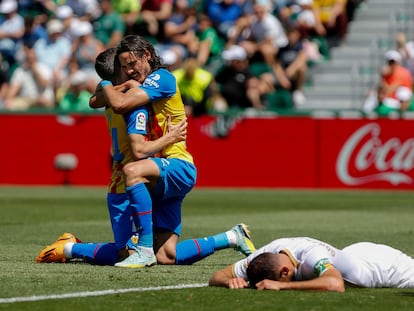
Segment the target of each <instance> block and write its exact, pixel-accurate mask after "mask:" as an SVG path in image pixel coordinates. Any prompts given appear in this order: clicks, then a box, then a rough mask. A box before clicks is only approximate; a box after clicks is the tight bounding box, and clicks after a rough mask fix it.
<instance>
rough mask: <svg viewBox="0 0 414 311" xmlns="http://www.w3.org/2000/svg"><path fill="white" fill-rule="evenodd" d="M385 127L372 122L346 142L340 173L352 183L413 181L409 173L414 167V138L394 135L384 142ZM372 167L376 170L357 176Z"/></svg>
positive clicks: (351, 184)
mask: <svg viewBox="0 0 414 311" xmlns="http://www.w3.org/2000/svg"><path fill="white" fill-rule="evenodd" d="M380 133H381V127H380V125H379V124H377V123H369V124H367V125H365V126H362V127H361V128H359V129H358V130H357V131H355V132H354V133H353V134H352V135H351V136H350V137H349V138H348V140H347V141H346V142H345V143H344V145H343V147H342V149H341V150H340V152H339V155H338V158H337V161H336V174H337V176H338V178H339V180H341V181H342V182H343V183H344V184H346V185H350V186H356V185H362V184H366V183H370V182H378V181H385V182H388V183H390V184H392V185H399V184H412V183H414V180H413V178H411V177H410V175H408V174H407V173H406V172H409V171H410V170H413V168H414V138H409V139H407V140H406V141H401V140H400V139H399V138H398V137H392V138H390V139H388V140H387V141H383V140H382V139H381V137H380ZM369 169H375V170H376V172H375V173H373V174H369V175H364V176H356V175H357V174H358V173H364V172H366V171H368V170H369Z"/></svg>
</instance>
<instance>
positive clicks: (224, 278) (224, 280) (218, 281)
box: [208, 265, 249, 289]
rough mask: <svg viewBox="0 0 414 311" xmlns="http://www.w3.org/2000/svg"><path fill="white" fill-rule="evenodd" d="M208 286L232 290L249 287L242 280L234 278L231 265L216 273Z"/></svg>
mask: <svg viewBox="0 0 414 311" xmlns="http://www.w3.org/2000/svg"><path fill="white" fill-rule="evenodd" d="M208 285H209V286H217V287H228V288H232V289H237V288H246V287H248V286H249V284H248V283H247V281H246V280H245V279H243V278H236V277H235V276H234V274H233V265H230V266H228V267H226V268H224V269H222V270H218V271H216V272H215V273H214V274H213V276H212V277H211V278H210V281H209V283H208Z"/></svg>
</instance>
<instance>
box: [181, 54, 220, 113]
mask: <svg viewBox="0 0 414 311" xmlns="http://www.w3.org/2000/svg"><path fill="white" fill-rule="evenodd" d="M173 74H174V76H175V78H176V80H177V85H178V88H179V89H180V93H181V97H182V99H183V103H184V108H185V112H186V115H187V116H195V117H197V116H200V115H204V114H207V112H208V110H209V100H210V99H212V98H213V95H214V94H215V92H216V90H215V89H216V86H215V81H214V76H213V74H211V73H210V72H209V71H207V70H205V69H204V68H202V67H201V66H200V64H199V63H198V61H197V59H196V58H188V59H187V60H186V61H185V62H184V64H183V66H182V67H181V68H178V69H176V70H174V71H173Z"/></svg>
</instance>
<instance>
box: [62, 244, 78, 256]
mask: <svg viewBox="0 0 414 311" xmlns="http://www.w3.org/2000/svg"><path fill="white" fill-rule="evenodd" d="M74 244H75V243H73V242H68V243H66V244H65V247H64V248H63V255H65V257H66V259H71V258H72V247H73V245H74Z"/></svg>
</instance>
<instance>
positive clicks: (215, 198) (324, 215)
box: [0, 187, 414, 311]
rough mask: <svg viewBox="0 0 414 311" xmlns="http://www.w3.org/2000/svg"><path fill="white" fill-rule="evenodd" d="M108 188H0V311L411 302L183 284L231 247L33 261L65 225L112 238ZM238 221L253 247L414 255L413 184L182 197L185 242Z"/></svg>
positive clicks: (358, 294) (412, 292)
mask: <svg viewBox="0 0 414 311" xmlns="http://www.w3.org/2000/svg"><path fill="white" fill-rule="evenodd" d="M105 191H106V189H105V188H77V187H33V188H30V187H0V241H1V247H0V310H140V311H142V310H151V311H152V310H174V311H175V310H180V311H181V310H255V311H256V310H315V311H317V310H353V311H354V310H375V311H382V310H413V309H414V289H354V288H349V289H347V290H346V292H345V293H340V294H339V293H326V292H296V291H284V292H273V291H256V290H252V289H243V290H230V289H225V288H209V287H204V286H203V287H197V288H181V287H185V286H187V285H189V286H191V285H193V284H196V285H197V284H198V285H199V286H201V285H203V284H206V283H207V282H208V279H209V277H210V276H211V274H212V273H213V272H214V271H215V270H217V269H220V268H223V267H225V266H227V265H228V264H231V263H232V262H234V261H236V260H238V259H240V258H242V255H240V254H239V253H237V252H236V251H234V250H222V251H218V252H216V253H215V254H213V255H212V256H210V257H208V258H206V259H204V260H202V261H200V262H198V263H196V264H194V265H192V266H155V267H152V268H147V269H136V270H135V269H120V268H114V267H100V266H92V265H88V264H83V263H67V264H37V263H36V262H35V258H36V256H37V255H38V253H39V251H40V250H41V249H42V248H43V247H44V246H45V245H46V244H49V243H51V242H53V241H54V240H55V239H56V238H57V237H58V236H59V235H60V234H62V233H63V232H65V231H66V232H71V233H74V234H76V235H77V236H78V237H79V238H81V239H82V240H84V241H92V242H97V241H111V239H112V234H111V229H110V224H109V218H108V214H107V209H106V203H105V199H106V192H105ZM239 222H245V223H246V224H248V225H249V226H250V229H251V231H252V234H253V239H254V242H255V245H256V247H259V246H261V245H263V244H265V243H267V242H270V241H271V240H273V239H275V238H278V237H286V236H312V237H315V238H319V239H322V240H325V241H327V242H330V243H332V244H334V245H336V246H338V247H343V246H345V245H347V244H349V243H352V242H356V241H364V240H365V241H374V242H380V243H386V244H389V245H392V246H394V247H396V248H399V249H401V250H403V251H404V252H406V253H408V254H410V255H414V192H413V191H411V192H410V191H322V190H317V191H316V190H303V191H293V190H246V189H228V190H218V189H195V190H193V191H192V192H191V193H190V194H189V195H188V197H187V198H186V200H185V201H184V206H183V232H182V233H183V234H182V239H187V238H192V237H202V236H206V235H212V234H214V233H217V232H222V231H224V230H227V229H230V228H231V227H232V226H234V225H235V224H237V223H239ZM170 286H171V287H170ZM174 286H177V288H175V287H174ZM122 289H132V291H130V292H122V291H120V290H122ZM117 290H119V291H117ZM85 293H86V294H89V295H86V296H85V297H82V294H85ZM91 293H102V294H99V295H96V296H91V295H90V294H91ZM64 295H68V296H67V298H63V299H62V297H64ZM21 297H26V298H27V297H32V298H33V299H32V300H33V301H21V299H22V298H21ZM42 297H43V299H41V298H42ZM53 298H55V299H53ZM56 298H58V299H56ZM19 299H20V300H19Z"/></svg>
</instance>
